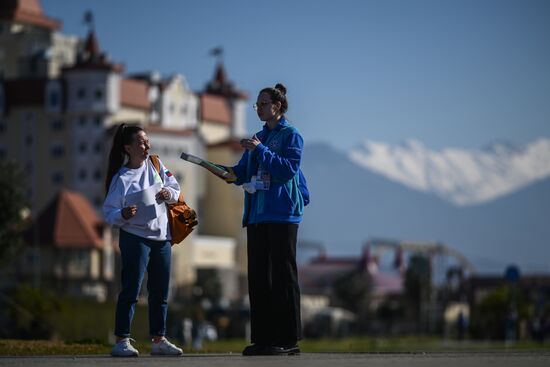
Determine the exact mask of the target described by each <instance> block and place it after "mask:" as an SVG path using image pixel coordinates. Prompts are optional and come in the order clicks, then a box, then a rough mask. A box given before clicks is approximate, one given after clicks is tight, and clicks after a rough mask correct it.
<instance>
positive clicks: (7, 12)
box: [0, 0, 61, 30]
mask: <svg viewBox="0 0 550 367" xmlns="http://www.w3.org/2000/svg"><path fill="white" fill-rule="evenodd" d="M0 19H7V20H11V21H16V22H21V23H27V24H33V25H36V26H40V27H44V28H49V29H52V30H56V29H59V28H61V22H60V21H58V20H55V19H52V18H49V17H47V16H46V15H44V12H43V11H42V6H40V2H39V1H38V0H2V1H1V2H0Z"/></svg>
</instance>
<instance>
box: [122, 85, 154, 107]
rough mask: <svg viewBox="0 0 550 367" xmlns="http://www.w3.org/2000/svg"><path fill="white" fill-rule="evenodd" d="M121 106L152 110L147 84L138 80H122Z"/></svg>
mask: <svg viewBox="0 0 550 367" xmlns="http://www.w3.org/2000/svg"><path fill="white" fill-rule="evenodd" d="M120 104H121V105H123V106H127V107H134V108H140V109H144V110H148V109H149V108H151V102H149V86H148V84H147V82H146V81H143V80H136V79H122V80H121V81H120Z"/></svg>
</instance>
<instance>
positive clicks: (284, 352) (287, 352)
mask: <svg viewBox="0 0 550 367" xmlns="http://www.w3.org/2000/svg"><path fill="white" fill-rule="evenodd" d="M271 354H272V355H276V356H294V355H297V354H300V348H299V347H298V345H297V344H293V345H284V346H272V347H271Z"/></svg>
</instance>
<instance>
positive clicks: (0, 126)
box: [0, 121, 8, 134]
mask: <svg viewBox="0 0 550 367" xmlns="http://www.w3.org/2000/svg"><path fill="white" fill-rule="evenodd" d="M7 127H8V126H7V124H6V123H5V122H4V121H0V134H3V133H5V132H6V128H7Z"/></svg>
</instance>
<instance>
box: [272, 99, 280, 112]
mask: <svg viewBox="0 0 550 367" xmlns="http://www.w3.org/2000/svg"><path fill="white" fill-rule="evenodd" d="M273 106H275V107H276V108H277V111H276V112H279V111H280V110H281V106H282V104H281V101H276V102H275V103H273Z"/></svg>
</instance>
